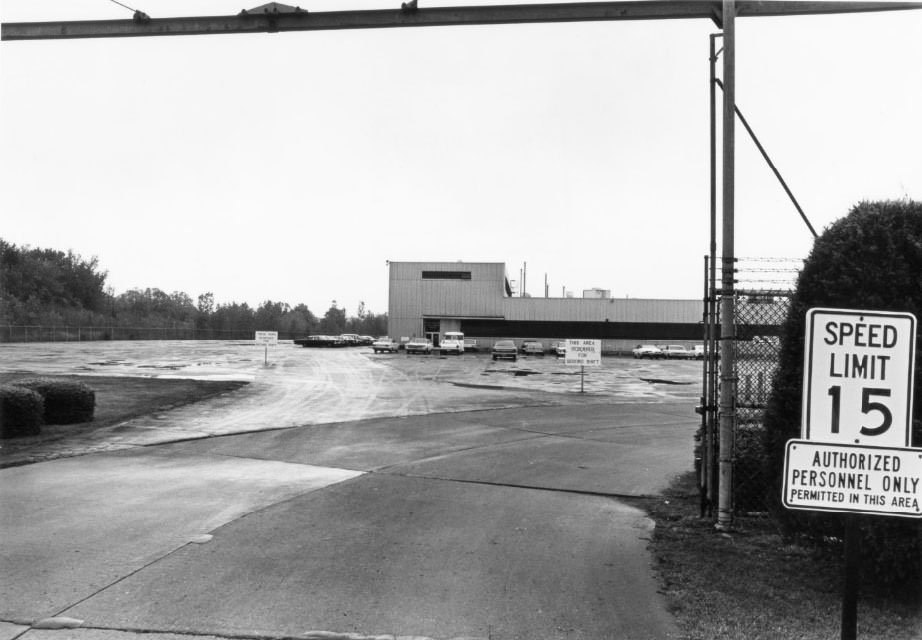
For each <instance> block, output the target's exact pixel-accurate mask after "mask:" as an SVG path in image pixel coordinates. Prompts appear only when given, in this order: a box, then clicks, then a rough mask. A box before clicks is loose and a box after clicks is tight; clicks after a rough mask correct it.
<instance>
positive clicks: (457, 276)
mask: <svg viewBox="0 0 922 640" xmlns="http://www.w3.org/2000/svg"><path fill="white" fill-rule="evenodd" d="M470 279H471V272H470V271H423V280H470Z"/></svg>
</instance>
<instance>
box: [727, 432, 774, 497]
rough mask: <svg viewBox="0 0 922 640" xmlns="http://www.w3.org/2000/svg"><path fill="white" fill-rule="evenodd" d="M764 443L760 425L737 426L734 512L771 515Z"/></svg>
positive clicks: (734, 457)
mask: <svg viewBox="0 0 922 640" xmlns="http://www.w3.org/2000/svg"><path fill="white" fill-rule="evenodd" d="M764 439H765V429H764V428H763V427H762V425H761V424H759V423H753V422H750V423H743V424H740V425H738V426H737V429H736V441H735V447H734V451H733V509H734V511H737V512H752V511H768V505H769V496H768V490H769V486H770V485H769V481H768V475H767V473H766V468H767V466H768V464H767V452H766V450H765V445H764Z"/></svg>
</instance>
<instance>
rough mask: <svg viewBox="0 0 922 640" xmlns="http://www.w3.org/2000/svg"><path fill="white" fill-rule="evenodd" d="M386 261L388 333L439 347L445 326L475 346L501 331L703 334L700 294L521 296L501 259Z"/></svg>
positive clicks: (695, 338)
mask: <svg viewBox="0 0 922 640" xmlns="http://www.w3.org/2000/svg"><path fill="white" fill-rule="evenodd" d="M389 267H390V273H389V288H388V334H389V335H390V336H391V337H392V338H395V339H398V340H399V339H401V338H412V337H427V338H429V339H431V340H432V343H433V345H434V346H438V343H439V339H440V336H442V335H444V333H445V332H446V331H461V332H463V333H464V335H465V337H466V338H472V339H476V340H477V341H478V346H480V347H489V346H491V345H492V344H493V342H494V341H495V340H497V339H500V338H513V339H519V338H537V339H539V340H542V341H544V342H546V344H545V346H548V345H549V344H550V342H552V341H556V340H565V339H567V338H592V339H599V340H602V341H603V343H602V348H603V350H604V351H606V352H626V351H629V350H630V349H631V348H633V347H634V346H635V345H636V344H638V343H641V342H647V343H654V344H662V343H667V342H668V343H677V344H684V345H691V344H694V343H697V342H700V341H701V339H702V335H703V325H702V313H703V304H702V301H701V300H651V299H640V298H612V297H604V298H603V297H600V296H598V295H597V294H596V293H595V292H596V291H599V290H598V289H593V290H587V291H591V292H593V293H591V294H590V296H591V297H584V298H570V297H564V298H535V297H527V296H526V297H520V296H516V295H514V294H513V290H512V287H511V285H510V281H509V278H508V277H507V275H506V265H505V264H504V263H502V262H390V263H389ZM603 291H604V290H603ZM606 293H608V292H607V291H606ZM584 295H585V294H584Z"/></svg>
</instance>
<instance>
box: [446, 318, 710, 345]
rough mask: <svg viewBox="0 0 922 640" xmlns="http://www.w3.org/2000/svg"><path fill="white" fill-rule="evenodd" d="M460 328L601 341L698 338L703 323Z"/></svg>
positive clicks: (483, 333)
mask: <svg viewBox="0 0 922 640" xmlns="http://www.w3.org/2000/svg"><path fill="white" fill-rule="evenodd" d="M461 331H462V332H464V335H466V336H477V337H478V338H509V337H516V338H558V339H564V338H592V339H600V340H617V339H624V340H699V339H701V332H702V331H703V329H702V326H701V323H700V322H699V323H681V322H585V321H542V320H462V321H461Z"/></svg>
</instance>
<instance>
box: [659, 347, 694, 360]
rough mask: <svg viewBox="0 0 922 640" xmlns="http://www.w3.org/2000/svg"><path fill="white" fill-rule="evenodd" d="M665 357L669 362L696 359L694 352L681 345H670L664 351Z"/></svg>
mask: <svg viewBox="0 0 922 640" xmlns="http://www.w3.org/2000/svg"><path fill="white" fill-rule="evenodd" d="M662 351H663V357H664V358H667V359H669V360H691V359H692V358H694V357H695V353H694V352H693V351H689V350H688V349H686V348H685V347H683V346H682V345H680V344H669V345H666V348H665V349H663V350H662Z"/></svg>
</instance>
